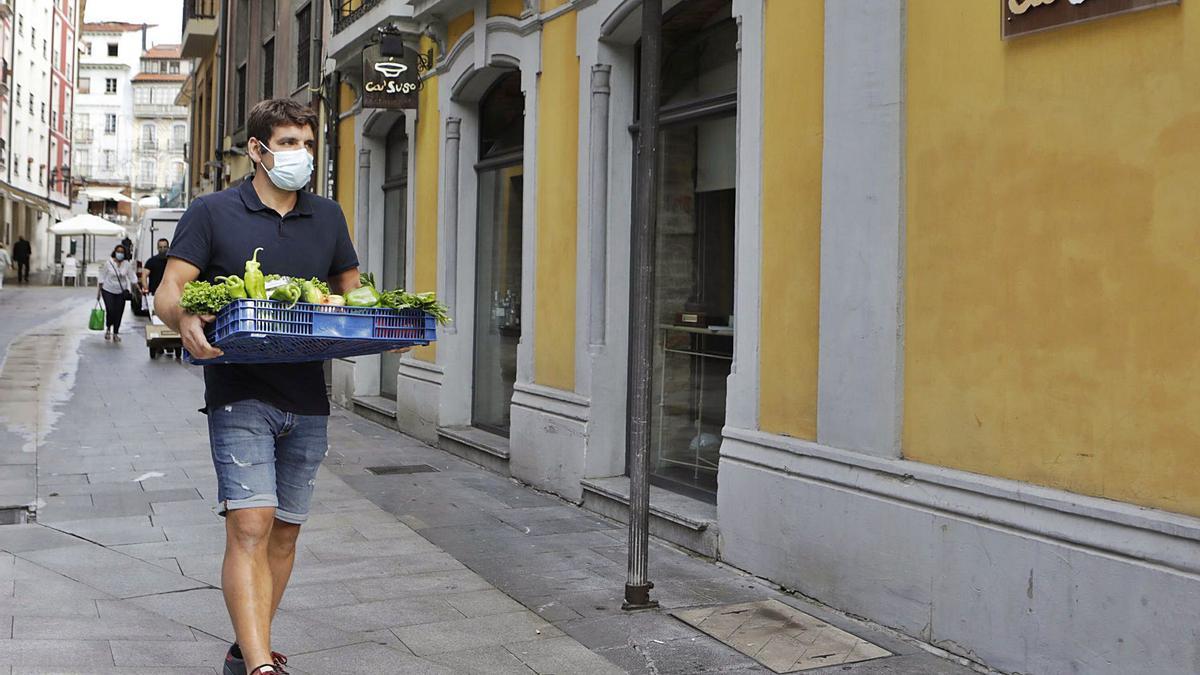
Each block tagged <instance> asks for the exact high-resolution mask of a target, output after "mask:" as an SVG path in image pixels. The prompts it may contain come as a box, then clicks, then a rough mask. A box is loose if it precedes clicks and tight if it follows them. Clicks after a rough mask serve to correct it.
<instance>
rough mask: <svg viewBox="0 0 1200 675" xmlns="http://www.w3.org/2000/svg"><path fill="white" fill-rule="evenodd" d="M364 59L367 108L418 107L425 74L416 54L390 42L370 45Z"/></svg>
mask: <svg viewBox="0 0 1200 675" xmlns="http://www.w3.org/2000/svg"><path fill="white" fill-rule="evenodd" d="M388 42H390V41H388ZM396 42H399V41H398V40H397V41H396ZM385 47H388V49H385ZM362 59H363V107H364V108H392V109H397V108H416V107H417V90H419V89H420V88H421V75H420V70H419V67H418V66H419V64H420V58H419V55H418V54H417V52H416V51H414V50H412V49H409V48H407V47H404V46H402V45H397V46H393V45H392V44H387V43H385V44H375V45H368V46H367V47H366V48H365V49H363V57H362Z"/></svg>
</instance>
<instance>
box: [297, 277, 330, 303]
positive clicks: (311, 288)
mask: <svg viewBox="0 0 1200 675" xmlns="http://www.w3.org/2000/svg"><path fill="white" fill-rule="evenodd" d="M300 285H301V286H303V287H304V301H305V302H307V303H309V304H313V305H319V304H321V298H322V297H324V296H325V294H324V293H322V292H321V289H319V288H317V285H316V284H314V283H313V282H312V281H309V280H308V279H305V280H304V281H301V282H300Z"/></svg>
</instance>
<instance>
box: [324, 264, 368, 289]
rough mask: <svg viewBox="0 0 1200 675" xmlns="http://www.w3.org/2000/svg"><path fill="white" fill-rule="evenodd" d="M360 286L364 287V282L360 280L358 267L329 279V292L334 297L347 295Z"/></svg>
mask: <svg viewBox="0 0 1200 675" xmlns="http://www.w3.org/2000/svg"><path fill="white" fill-rule="evenodd" d="M359 286H362V282H361V281H359V279H358V268H357V267H351V268H350V269H348V270H346V271H345V272H342V273H340V274H335V275H333V276H331V277H329V290H330V292H332V293H333V294H334V295H345V294H347V293H349V292H350V291H352V290H354V289H356V288H358V287H359Z"/></svg>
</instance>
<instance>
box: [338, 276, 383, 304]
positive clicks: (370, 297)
mask: <svg viewBox="0 0 1200 675" xmlns="http://www.w3.org/2000/svg"><path fill="white" fill-rule="evenodd" d="M358 278H359V282H360V283H361V284H362V286H359V287H358V288H356V289H354V290H352V291H350V292H349V293H347V294H346V305H347V306H350V307H378V306H379V291H377V290H375V276H374V275H372V274H361V275H359V277H358Z"/></svg>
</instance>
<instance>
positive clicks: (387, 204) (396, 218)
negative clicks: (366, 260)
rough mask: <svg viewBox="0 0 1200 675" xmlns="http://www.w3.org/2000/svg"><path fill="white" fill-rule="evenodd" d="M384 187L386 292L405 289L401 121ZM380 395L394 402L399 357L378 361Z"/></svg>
mask: <svg viewBox="0 0 1200 675" xmlns="http://www.w3.org/2000/svg"><path fill="white" fill-rule="evenodd" d="M384 174H385V178H384V183H383V279H381V280H380V281H382V282H383V285H384V287H385V288H401V287H403V286H404V278H405V258H406V257H407V247H406V246H405V240H406V235H407V231H408V229H407V227H405V224H406V223H407V221H408V206H407V205H408V134H406V133H405V131H404V119H403V118H402V119H399V120H397V121H396V122H395V123H394V124H393V125H392V129H391V131H390V132H389V133H388V136H387V155H386V162H385V166H384ZM380 367H381V368H382V370H381V371H380V379H379V381H380V384H379V393H380V395H381V396H384V397H386V398H391V399H395V398H396V377H397V373H398V372H399V370H400V355H399V354H389V353H385V354H383V356H382V358H381V360H380Z"/></svg>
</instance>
